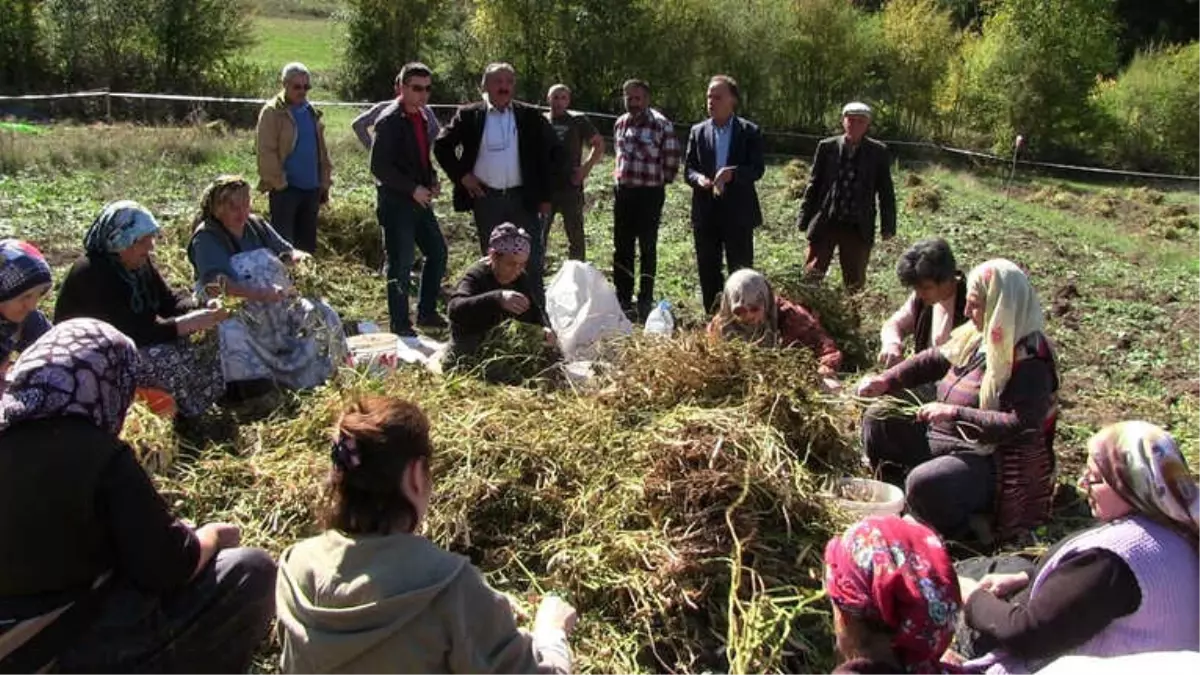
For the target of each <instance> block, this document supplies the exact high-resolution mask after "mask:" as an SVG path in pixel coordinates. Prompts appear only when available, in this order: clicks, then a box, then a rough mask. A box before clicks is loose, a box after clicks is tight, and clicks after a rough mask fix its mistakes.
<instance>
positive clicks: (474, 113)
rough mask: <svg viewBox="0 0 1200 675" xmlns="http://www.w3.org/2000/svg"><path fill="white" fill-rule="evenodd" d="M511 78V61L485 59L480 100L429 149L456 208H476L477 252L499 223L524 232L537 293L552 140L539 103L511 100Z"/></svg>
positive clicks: (550, 182) (456, 117)
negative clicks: (530, 243) (488, 61)
mask: <svg viewBox="0 0 1200 675" xmlns="http://www.w3.org/2000/svg"><path fill="white" fill-rule="evenodd" d="M516 83H517V75H516V71H515V70H513V67H512V66H511V65H509V64H507V63H493V64H491V65H489V66H488V67H487V69H486V70H485V71H484V74H483V81H482V83H481V88H482V89H483V91H484V92H485V94H484V100H483V101H480V102H478V103H471V104H469V105H465V106H462V107H461V108H459V109H458V111H457V112H456V113H454V117H453V119H451V120H450V123H449V124H447V125H446V126H445V127H444V128H443V129H442V131H441V133H440V134H439V135H438V138H437V141H436V142H435V143H434V145H433V153H434V155H435V156H436V157H437V161H438V164H440V165H441V166H442V169H443V170H444V171H445V172H446V175H447V176H449V178H450V180H451V181H452V182H453V183H454V210H455V211H472V212H473V214H474V217H475V228H476V230H477V231H478V234H479V249H480V252H481V253H482V254H484V255H487V248H488V238H489V237H490V236H491V233H492V229H493V228H494V227H496V226H497V225H500V224H501V223H506V222H509V223H513V224H514V225H516V226H518V227H521V228H524V230H525V231H526V232H527V233H529V236H530V238H531V239H532V240H533V250H532V251H531V252H530V256H529V267H528V271H529V274H530V275H531V277H532V281H533V282H534V283H533V285H534V287H535V289H536V290H537V292H538V293H539V295H541V294H542V292H543V291H544V288H543V286H542V257H543V255H544V252H545V238H544V237H543V236H542V219H543V218H544V217H545V216H546V215H548V214H549V213H550V202H551V192H552V190H553V174H554V166H553V164H552V162H553V153H554V150H555V144H556V142H557V141H556V138H555V135H554V130H553V129H552V128H551V127H550V123H549V122H547V121H546V118H545V117H543V116H542V113H541V112H540V111H539V110H538V109H537V108H534V107H533V106H529V105H526V104H524V103H519V102H517V101H514V100H513V98H512V97H513V92H514V91H515V88H516ZM536 300H537V301H538V302H539V303H540V301H541V298H540V297H539V298H537V299H536Z"/></svg>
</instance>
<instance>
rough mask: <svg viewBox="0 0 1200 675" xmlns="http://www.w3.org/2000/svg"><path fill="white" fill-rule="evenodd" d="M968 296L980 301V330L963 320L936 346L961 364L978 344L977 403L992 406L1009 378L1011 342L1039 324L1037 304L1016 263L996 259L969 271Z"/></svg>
mask: <svg viewBox="0 0 1200 675" xmlns="http://www.w3.org/2000/svg"><path fill="white" fill-rule="evenodd" d="M972 295H973V296H975V297H976V298H977V299H978V301H979V303H980V304H982V305H983V330H982V331H980V330H978V329H977V328H975V324H974V323H972V322H970V321H968V322H967V323H965V324H963V325H961V326H959V327H958V328H956V329H954V332H953V333H951V334H950V339H949V340H947V341H946V344H944V345H942V348H941V349H942V354H943V355H945V357H946V358H947V359H948V360H949V361H950V363H952V364H953V365H954V366H956V367H959V368H962V367H965V366H966V365H967V364H968V363H970V361H971V359H973V358H975V355H976V353H977V352H978V351H979V349H980V348H981V347H982V349H983V353H984V358H985V370H984V374H983V381H982V382H980V385H979V408H980V409H981V410H995V409H996V407H997V406H998V405H999V403H1000V392H1002V391H1004V387H1005V386H1006V385H1007V384H1008V380H1009V378H1010V377H1012V369H1013V359H1014V358H1015V349H1014V346H1015V345H1016V343H1017V342H1018V341H1019V340H1020V339H1021V338H1023V337H1025V336H1026V335H1029V334H1030V333H1035V332H1039V331H1041V330H1042V329H1043V328H1044V322H1043V319H1042V305H1041V303H1040V302H1038V298H1037V293H1035V292H1034V290H1033V286H1031V285H1030V284H1029V278H1028V277H1026V276H1025V273H1024V272H1022V271H1021V268H1019V267H1017V266H1016V265H1015V264H1014V263H1012V262H1010V261H1008V260H1004V259H1001V258H997V259H995V260H989V261H988V262H985V263H983V264H982V265H979V266H978V267H976V268H975V269H973V270H971V274H970V275H968V276H967V296H968V297H970V296H972ZM985 337H986V340H985V339H984V338H985Z"/></svg>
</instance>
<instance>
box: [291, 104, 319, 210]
mask: <svg viewBox="0 0 1200 675" xmlns="http://www.w3.org/2000/svg"><path fill="white" fill-rule="evenodd" d="M290 110H291V112H292V119H293V120H295V121H296V146H295V147H293V148H292V154H290V155H288V156H287V159H285V160H283V175H284V177H286V178H287V183H288V187H294V188H298V189H300V190H316V189H317V188H319V187H321V172H320V171H319V167H318V161H319V160H318V159H317V120H316V116H315V115H313V109H312V106H310V105H309V104H307V103H304V104H302V105H294V106H292V107H291V108H290Z"/></svg>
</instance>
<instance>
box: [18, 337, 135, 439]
mask: <svg viewBox="0 0 1200 675" xmlns="http://www.w3.org/2000/svg"><path fill="white" fill-rule="evenodd" d="M137 358H138V353H137V348H136V347H134V345H133V341H132V340H130V339H129V338H128V337H126V336H125V334H124V333H122V332H121V331H119V330H117V329H116V328H113V327H112V326H110V325H108V324H107V323H104V322H103V321H97V320H95V319H71V320H69V321H64V322H62V323H60V324H58V325H57V326H55V327H54V328H52V329H50V332H48V333H46V334H45V335H43V336H42V337H41V338H40V339H39V340H38V341H37V342H35V343H33V345H32V346H31V347H30V348H29V349H26V350H25V351H24V353H22V354H21V358H19V359H17V362H16V364H15V365H14V366H13V368H12V370H11V371H10V372H9V376H8V377H9V381H10V383H9V385H8V389H7V390H5V392H4V395H3V396H2V397H0V431H4V430H5V429H7V428H9V427H10V426H12V425H14V424H16V423H17V422H20V421H23V420H37V419H46V418H50V417H61V416H66V415H82V416H84V417H87V418H88V419H90V420H91V421H92V422H93V423H94V424H95V425H96V426H98V427H100V428H101V429H104V430H105V431H108V432H109V433H111V434H113V435H114V436H115V435H117V434H119V433H121V427H122V426H124V424H125V414H126V413H127V412H128V411H129V405H130V404H131V403H132V402H133V391H134V378H133V369H134V365H135V364H136V362H137Z"/></svg>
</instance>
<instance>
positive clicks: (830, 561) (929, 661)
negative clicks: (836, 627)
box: [825, 516, 962, 673]
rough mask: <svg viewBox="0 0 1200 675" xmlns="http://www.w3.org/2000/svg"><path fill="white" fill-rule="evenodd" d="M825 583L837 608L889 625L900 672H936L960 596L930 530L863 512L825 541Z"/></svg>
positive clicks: (941, 548) (943, 552)
mask: <svg viewBox="0 0 1200 675" xmlns="http://www.w3.org/2000/svg"><path fill="white" fill-rule="evenodd" d="M825 589H826V592H827V593H828V594H829V598H830V600H832V601H833V603H834V604H836V605H837V607H838V609H839V610H841V611H842V612H845V613H846V614H849V615H851V616H853V617H856V618H860V619H866V620H870V621H873V622H876V623H881V624H883V625H885V626H887V627H889V628H891V629H892V631H893V637H892V649H893V650H894V651H895V653H896V657H897V658H898V659H900V661H901V663H900V664H899V665H901V666H902V667H903V668H905V669H906V670H908V672H910V673H933V672H943V670H944V667H943V666H942V664H941V663H940V659H941V656H942V654H943V653H945V651H946V648H947V647H949V646H950V640H951V638H952V637H954V625H955V621H956V620H957V618H958V612H959V610H960V609H961V607H962V595H961V593H960V591H959V588H958V576H957V575H956V574H955V573H954V565H953V564H952V563H951V561H950V555H949V554H948V553H947V552H946V549H945V547H944V546H943V545H942V540H941V539H939V538H938V536H937V534H936V533H934V532H933V530H930V529H929V528H928V527H925V526H924V525H921V524H919V523H917V522H915V521H911V520H906V519H904V518H900V517H899V516H870V517H867V518H864V519H863V520H861V521H859V522H858V523H855V524H854V525H852V526H851V527H850V529H848V530H846V532H845V534H843V535H842V536H841V537H835V538H834V539H831V540H829V543H828V544H827V545H826V546H825Z"/></svg>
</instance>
